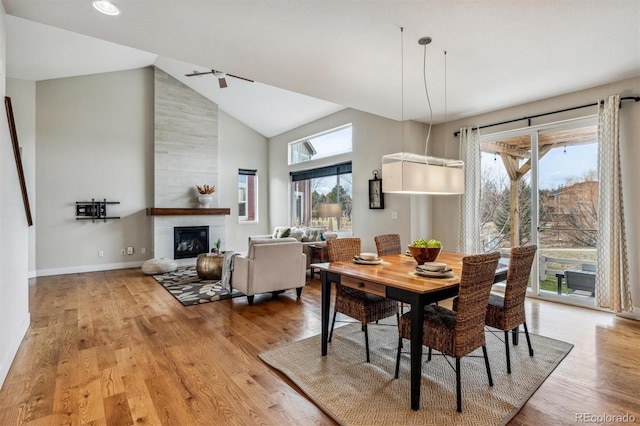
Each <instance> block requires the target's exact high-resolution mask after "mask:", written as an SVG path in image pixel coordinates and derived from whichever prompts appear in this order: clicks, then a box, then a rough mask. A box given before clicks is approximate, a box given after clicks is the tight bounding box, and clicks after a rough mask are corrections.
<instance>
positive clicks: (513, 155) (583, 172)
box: [480, 117, 598, 305]
mask: <svg viewBox="0 0 640 426" xmlns="http://www.w3.org/2000/svg"><path fill="white" fill-rule="evenodd" d="M595 120H596V119H595V118H594V117H586V118H582V119H576V120H569V121H566V122H562V123H550V124H546V125H539V126H534V127H530V128H526V129H520V130H513V131H508V132H501V133H497V134H493V135H483V136H482V137H481V148H480V149H481V151H482V152H481V171H482V181H481V224H482V225H481V226H482V228H481V237H482V242H483V244H484V250H485V251H491V250H501V251H502V252H503V253H504V254H506V253H507V252H508V250H509V249H510V248H511V247H516V246H520V245H525V244H536V245H537V246H538V255H537V260H536V262H537V263H536V264H535V265H534V268H533V273H532V276H533V279H532V280H531V281H530V284H529V285H530V286H531V289H532V291H533V293H534V294H537V295H540V296H542V297H550V298H556V300H561V299H557V297H558V296H561V297H562V298H564V299H568V298H573V300H574V301H575V300H576V299H579V300H580V301H581V303H582V302H584V303H583V304H585V305H588V304H593V302H592V300H593V296H594V292H593V291H586V290H580V291H573V289H570V288H569V287H568V286H567V284H566V282H563V280H564V274H565V271H567V270H579V272H580V273H583V274H586V275H589V274H592V272H593V269H595V267H596V261H597V256H596V250H595V247H596V240H597V236H598V221H597V215H598V208H597V198H598V131H597V125H596V122H595ZM536 278H537V279H536ZM564 281H566V280H564Z"/></svg>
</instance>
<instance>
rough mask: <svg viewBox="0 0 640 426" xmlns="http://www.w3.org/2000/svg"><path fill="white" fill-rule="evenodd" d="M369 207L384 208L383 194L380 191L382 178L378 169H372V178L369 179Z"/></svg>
mask: <svg viewBox="0 0 640 426" xmlns="http://www.w3.org/2000/svg"><path fill="white" fill-rule="evenodd" d="M369 209H384V194H383V193H382V179H380V178H379V177H378V171H377V170H374V171H373V179H369Z"/></svg>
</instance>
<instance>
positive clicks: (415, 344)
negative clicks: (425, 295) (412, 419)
mask: <svg viewBox="0 0 640 426" xmlns="http://www.w3.org/2000/svg"><path fill="white" fill-rule="evenodd" d="M423 320H424V303H420V300H415V301H413V302H412V303H411V409H412V410H418V409H420V385H421V384H422V335H423V328H422V327H423V324H422V323H423Z"/></svg>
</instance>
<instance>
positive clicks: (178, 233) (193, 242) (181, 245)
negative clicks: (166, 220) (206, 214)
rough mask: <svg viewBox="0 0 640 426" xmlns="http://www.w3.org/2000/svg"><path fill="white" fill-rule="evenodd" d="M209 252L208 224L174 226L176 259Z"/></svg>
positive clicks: (174, 253)
mask: <svg viewBox="0 0 640 426" xmlns="http://www.w3.org/2000/svg"><path fill="white" fill-rule="evenodd" d="M208 252H209V227H208V226H176V227H174V228H173V258H174V259H187V258H190V257H196V256H198V255H199V254H200V253H208Z"/></svg>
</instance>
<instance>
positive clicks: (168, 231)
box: [147, 208, 230, 264]
mask: <svg viewBox="0 0 640 426" xmlns="http://www.w3.org/2000/svg"><path fill="white" fill-rule="evenodd" d="M229 212H230V209H225V208H214V209H202V208H148V209H147V215H148V216H152V220H153V230H154V231H153V249H154V253H153V257H155V258H167V259H173V228H174V227H177V226H209V247H213V242H214V241H216V240H217V239H218V238H220V239H221V240H223V241H224V230H225V227H224V225H225V218H224V216H225V215H228V214H229ZM193 261H194V260H193V259H180V260H178V263H179V264H187V263H193Z"/></svg>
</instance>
